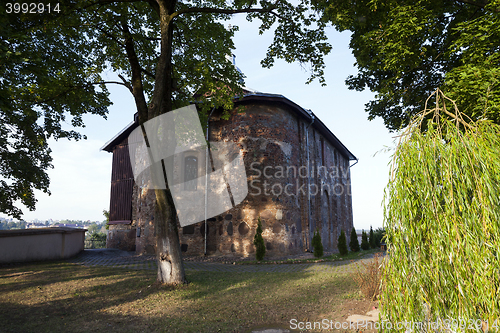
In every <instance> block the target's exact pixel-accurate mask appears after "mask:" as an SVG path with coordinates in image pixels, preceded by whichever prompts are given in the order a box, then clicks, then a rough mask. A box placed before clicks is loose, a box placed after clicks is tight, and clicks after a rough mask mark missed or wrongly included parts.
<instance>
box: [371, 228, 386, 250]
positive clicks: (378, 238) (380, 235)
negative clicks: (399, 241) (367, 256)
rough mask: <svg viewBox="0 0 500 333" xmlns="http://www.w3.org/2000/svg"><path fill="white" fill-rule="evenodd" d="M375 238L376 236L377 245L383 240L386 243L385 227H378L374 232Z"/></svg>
mask: <svg viewBox="0 0 500 333" xmlns="http://www.w3.org/2000/svg"><path fill="white" fill-rule="evenodd" d="M373 233H374V238H375V247H380V244H381V243H382V242H384V243H385V239H384V237H385V229H384V228H378V229H377V230H375V231H374V232H373Z"/></svg>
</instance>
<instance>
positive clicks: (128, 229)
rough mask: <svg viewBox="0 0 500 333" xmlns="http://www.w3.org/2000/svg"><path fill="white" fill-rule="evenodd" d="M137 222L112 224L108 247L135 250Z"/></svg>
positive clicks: (107, 241) (107, 240) (107, 239)
mask: <svg viewBox="0 0 500 333" xmlns="http://www.w3.org/2000/svg"><path fill="white" fill-rule="evenodd" d="M135 235H136V227H135V224H134V223H132V224H112V225H110V226H109V232H108V237H107V238H106V247H107V248H111V249H120V250H124V251H135V250H136V244H135V238H136V237H135Z"/></svg>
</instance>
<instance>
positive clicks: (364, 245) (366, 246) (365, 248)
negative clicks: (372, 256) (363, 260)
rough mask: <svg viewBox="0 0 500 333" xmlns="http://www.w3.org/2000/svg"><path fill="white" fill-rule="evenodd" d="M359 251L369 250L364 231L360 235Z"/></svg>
mask: <svg viewBox="0 0 500 333" xmlns="http://www.w3.org/2000/svg"><path fill="white" fill-rule="evenodd" d="M361 249H362V250H363V251H366V250H369V249H370V243H368V235H367V234H366V232H365V231H364V230H363V233H362V234H361Z"/></svg>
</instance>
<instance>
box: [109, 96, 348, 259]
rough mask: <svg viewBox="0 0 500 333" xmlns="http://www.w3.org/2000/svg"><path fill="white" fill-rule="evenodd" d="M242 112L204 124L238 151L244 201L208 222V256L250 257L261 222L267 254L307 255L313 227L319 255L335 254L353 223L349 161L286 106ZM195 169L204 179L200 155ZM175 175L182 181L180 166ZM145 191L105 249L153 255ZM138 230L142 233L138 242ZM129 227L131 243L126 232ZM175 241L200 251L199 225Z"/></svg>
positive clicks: (149, 199) (248, 106)
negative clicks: (244, 183) (341, 236)
mask: <svg viewBox="0 0 500 333" xmlns="http://www.w3.org/2000/svg"><path fill="white" fill-rule="evenodd" d="M241 107H242V109H240V110H239V111H240V112H237V111H236V110H235V111H234V112H233V113H232V115H231V117H230V119H229V120H223V119H220V117H217V116H214V117H213V118H212V119H211V121H210V130H209V141H212V142H232V143H234V144H236V145H237V146H238V148H239V149H240V156H242V158H243V161H244V164H245V169H246V174H247V179H246V181H247V184H248V195H247V197H246V198H245V199H244V200H243V201H242V202H241V203H239V204H237V205H236V206H235V207H233V208H232V209H230V210H228V211H227V212H225V213H223V214H221V215H220V216H216V217H213V218H210V219H209V221H208V229H207V242H206V251H207V253H208V254H215V255H231V254H233V255H237V256H249V255H253V253H254V251H255V250H254V246H253V237H254V235H255V230H256V228H257V222H258V218H259V217H260V218H261V220H262V225H263V237H264V240H265V243H266V249H267V252H266V254H267V255H268V256H271V257H272V256H282V255H286V254H295V253H301V252H303V251H305V250H309V251H311V250H312V248H311V245H310V243H311V239H312V236H313V233H314V230H315V229H316V228H317V229H318V230H319V231H320V234H321V236H322V241H323V245H324V247H325V250H327V251H336V249H337V238H338V236H339V234H340V230H341V229H343V230H344V231H345V232H346V233H347V234H348V233H349V232H350V230H351V228H352V225H353V221H352V206H351V205H352V201H351V196H350V173H349V161H348V160H347V158H345V157H344V156H342V155H341V154H340V153H339V152H338V151H337V150H336V149H335V148H334V147H333V145H332V144H331V143H330V142H329V141H327V140H325V138H324V137H323V136H322V135H320V134H319V133H318V132H317V131H316V130H315V128H314V126H311V125H310V121H306V120H304V119H302V118H301V117H300V116H298V115H297V114H296V113H295V112H294V111H293V110H291V109H290V107H289V106H287V105H285V104H282V103H276V102H266V103H263V102H261V101H258V102H245V103H244V104H243V105H241ZM241 111H243V112H241ZM308 152H309V162H308ZM193 154H194V152H193ZM181 158H183V157H181ZM231 158H234V156H232V157H231ZM198 163H199V164H198V167H199V171H200V172H201V173H204V171H205V170H204V167H205V160H204V157H203V156H201V158H200V159H199V160H198ZM181 164H182V163H181ZM181 164H179V165H181ZM201 173H200V175H201ZM174 175H175V177H176V178H177V179H178V180H179V179H182V168H181V170H175V171H174ZM143 186H144V184H140V185H136V186H135V187H134V198H133V222H132V224H131V225H129V226H123V225H120V226H112V227H111V228H110V234H112V235H113V236H112V237H110V239H111V240H113V239H115V241H114V243H113V242H110V243H109V244H110V245H112V246H110V247H123V246H124V245H126V246H127V247H128V248H131V246H130V242H135V245H136V252H137V253H141V254H142V253H154V252H155V243H156V241H155V237H154V226H153V220H154V199H155V196H154V191H151V190H145V189H144V188H143ZM193 204H194V205H200V204H201V205H204V202H197V203H193ZM136 227H137V228H140V234H138V235H139V237H137V234H136V232H135V228H136ZM132 229H134V234H133V236H134V237H132V238H131V236H132V234H131V232H130V231H129V233H127V230H132ZM179 236H180V242H181V249H182V251H183V253H184V254H185V255H203V254H204V253H205V223H204V222H199V223H196V224H194V225H190V226H187V227H184V228H180V226H179ZM115 245H116V246H115Z"/></svg>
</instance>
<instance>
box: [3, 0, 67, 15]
mask: <svg viewBox="0 0 500 333" xmlns="http://www.w3.org/2000/svg"><path fill="white" fill-rule="evenodd" d="M60 11H61V10H60V9H59V3H55V4H51V3H35V2H31V3H27V2H23V3H18V2H15V3H11V2H7V3H6V4H5V12H6V13H7V14H19V13H23V14H43V13H59V12H60Z"/></svg>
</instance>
